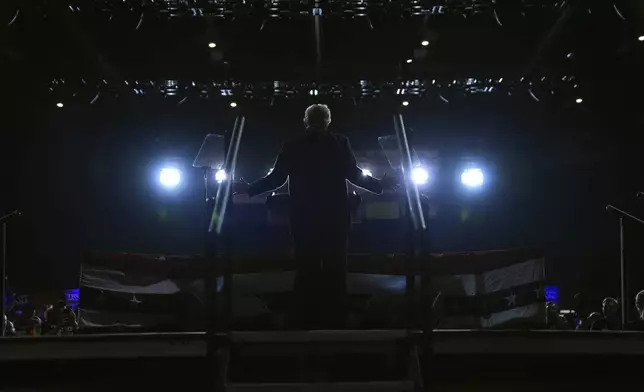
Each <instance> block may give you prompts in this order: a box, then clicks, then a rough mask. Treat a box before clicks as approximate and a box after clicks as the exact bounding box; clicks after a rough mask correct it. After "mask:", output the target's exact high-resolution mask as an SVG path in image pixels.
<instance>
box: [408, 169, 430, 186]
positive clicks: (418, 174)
mask: <svg viewBox="0 0 644 392" xmlns="http://www.w3.org/2000/svg"><path fill="white" fill-rule="evenodd" d="M411 180H412V182H413V183H414V184H416V185H424V184H426V183H427V180H429V173H428V172H427V170H425V169H424V168H422V167H415V168H413V169H412V171H411Z"/></svg>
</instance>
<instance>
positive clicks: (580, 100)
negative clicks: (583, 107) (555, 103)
mask: <svg viewBox="0 0 644 392" xmlns="http://www.w3.org/2000/svg"><path fill="white" fill-rule="evenodd" d="M575 102H577V103H582V102H584V100H583V99H582V98H577V99H575Z"/></svg>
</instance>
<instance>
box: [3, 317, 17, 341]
mask: <svg viewBox="0 0 644 392" xmlns="http://www.w3.org/2000/svg"><path fill="white" fill-rule="evenodd" d="M3 316H4V336H13V335H15V334H16V328H15V327H14V325H13V323H12V322H11V320H9V319H8V318H7V315H6V314H5V315H3Z"/></svg>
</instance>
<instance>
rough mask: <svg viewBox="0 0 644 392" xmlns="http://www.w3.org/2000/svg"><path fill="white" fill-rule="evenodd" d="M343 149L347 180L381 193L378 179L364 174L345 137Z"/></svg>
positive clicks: (381, 188)
mask: <svg viewBox="0 0 644 392" xmlns="http://www.w3.org/2000/svg"><path fill="white" fill-rule="evenodd" d="M343 149H344V151H343V152H344V154H345V156H346V160H345V161H346V162H347V168H346V170H347V174H346V176H347V180H349V182H350V183H352V184H353V185H355V186H357V187H360V188H363V189H366V190H368V191H369V192H373V193H377V194H381V193H382V191H383V187H382V185H381V184H380V180H378V179H376V178H373V177H371V176H368V175H366V174H364V173H363V172H362V169H360V168H359V167H358V163H357V162H356V157H355V155H354V154H353V150H352V149H351V143H350V142H349V139H347V138H345V139H344V141H343Z"/></svg>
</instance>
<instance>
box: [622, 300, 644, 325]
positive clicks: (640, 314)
mask: <svg viewBox="0 0 644 392" xmlns="http://www.w3.org/2000/svg"><path fill="white" fill-rule="evenodd" d="M635 309H637V318H636V319H635V320H633V321H631V322H630V323H628V324H627V325H626V329H627V330H629V331H644V290H642V291H640V292H639V293H637V295H636V296H635Z"/></svg>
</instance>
